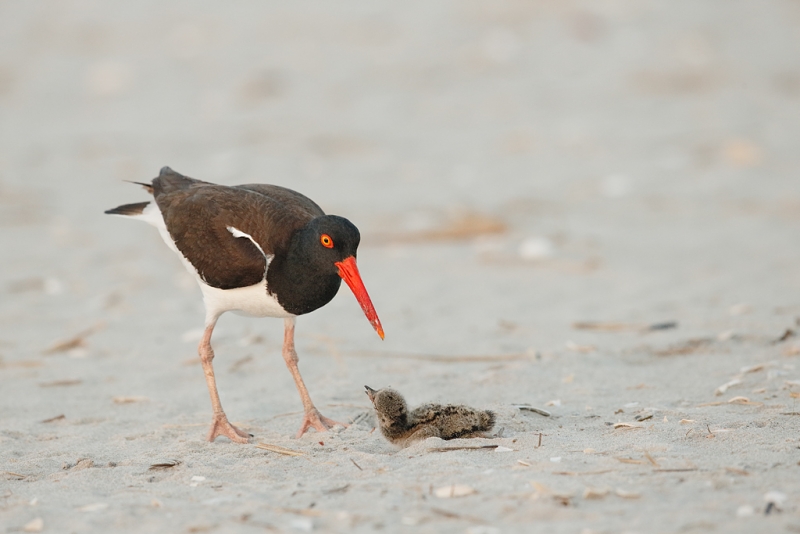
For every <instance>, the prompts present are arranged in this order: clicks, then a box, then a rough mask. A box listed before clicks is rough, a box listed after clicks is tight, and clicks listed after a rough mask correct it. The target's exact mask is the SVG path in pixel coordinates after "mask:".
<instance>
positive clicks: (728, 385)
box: [714, 378, 742, 395]
mask: <svg viewBox="0 0 800 534" xmlns="http://www.w3.org/2000/svg"><path fill="white" fill-rule="evenodd" d="M741 383H742V381H741V380H740V379H739V378H734V379H733V380H731V381H729V382H725V383H724V384H722V385H721V386H720V387H718V388H717V389H715V390H714V395H722V394H723V393H725V392H726V391H728V388H732V387H733V386H738V385H739V384H741Z"/></svg>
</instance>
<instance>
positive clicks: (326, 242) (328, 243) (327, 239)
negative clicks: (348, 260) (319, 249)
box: [319, 234, 333, 248]
mask: <svg viewBox="0 0 800 534" xmlns="http://www.w3.org/2000/svg"><path fill="white" fill-rule="evenodd" d="M319 242H320V243H322V246H323V247H325V248H333V239H331V236H329V235H328V234H322V237H320V238H319Z"/></svg>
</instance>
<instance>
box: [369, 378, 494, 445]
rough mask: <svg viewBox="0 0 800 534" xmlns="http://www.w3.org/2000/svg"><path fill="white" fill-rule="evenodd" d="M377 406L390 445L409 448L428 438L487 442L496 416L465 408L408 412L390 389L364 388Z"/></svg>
mask: <svg viewBox="0 0 800 534" xmlns="http://www.w3.org/2000/svg"><path fill="white" fill-rule="evenodd" d="M364 389H366V393H367V396H368V397H369V400H371V401H372V404H373V405H374V406H375V413H376V414H377V415H378V425H379V426H380V428H381V434H383V436H384V437H385V438H386V439H387V440H389V442H391V443H393V444H395V445H400V446H401V447H408V446H409V445H411V444H412V443H413V442H415V441H420V440H423V439H426V438H433V437H436V438H442V439H445V440H446V439H455V438H485V437H488V435H487V432H489V431H490V430H491V429H492V427H494V423H495V413H494V412H492V411H490V410H477V409H475V408H471V407H469V406H464V405H463V404H457V405H456V404H446V405H442V404H423V405H422V406H418V407H417V408H414V409H413V410H409V409H408V405H407V404H406V400H405V399H404V398H403V396H402V395H401V394H400V392H398V391H395V390H394V389H391V388H384V389H379V390H374V389H372V388H371V387H369V386H364Z"/></svg>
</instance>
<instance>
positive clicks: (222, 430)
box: [197, 319, 251, 443]
mask: <svg viewBox="0 0 800 534" xmlns="http://www.w3.org/2000/svg"><path fill="white" fill-rule="evenodd" d="M216 324H217V320H216V319H214V320H212V321H211V322H209V323H208V324H207V325H206V329H205V332H203V339H201V340H200V345H199V346H198V347H197V352H199V353H200V362H202V364H203V372H205V374H206V384H207V385H208V393H209V395H211V408H212V409H213V410H214V420H213V421H212V422H211V429H210V430H209V431H208V441H214V439H216V437H217V436H225V437H227V438H228V439H230V440H231V441H235V442H236V443H248V442H249V441H250V439H249V438H250V437H251V435H250V434H248V433H247V432H244V431H243V430H239V429H238V428H236V427H235V426H233V425H232V424H230V422H228V417H227V416H226V415H225V412H224V411H223V410H222V403H221V402H220V401H219V393H218V392H217V381H216V379H215V378H214V368H213V367H212V366H211V360H213V359H214V350H213V349H212V348H211V332H213V331H214V325H216Z"/></svg>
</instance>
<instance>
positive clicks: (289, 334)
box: [283, 317, 347, 438]
mask: <svg viewBox="0 0 800 534" xmlns="http://www.w3.org/2000/svg"><path fill="white" fill-rule="evenodd" d="M283 324H284V331H283V359H284V360H285V361H286V367H288V368H289V372H290V373H292V378H294V383H295V385H296V386H297V391H298V392H299V393H300V400H302V401H303V411H304V412H305V414H304V415H303V423H302V424H301V425H300V430H299V431H298V432H297V436H296V437H298V438H299V437H300V436H302V435H303V434H305V433H306V430H308V429H309V427H312V426H313V427H314V428H316V429H317V432H325V431H327V430H330V429H331V427H333V426H335V425H342V426H347V425H346V424H344V423H339V422H337V421H334V420H333V419H329V418H327V417H325V416H324V415H322V414H321V413H319V410H317V407H316V406H314V403H313V402H311V397H310V396H309V395H308V390H307V389H306V385H305V383H304V382H303V377H302V376H300V370H299V369H298V368H297V362H298V357H297V352H296V351H295V350H294V317H290V318H288V319H285V320H284V323H283Z"/></svg>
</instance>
